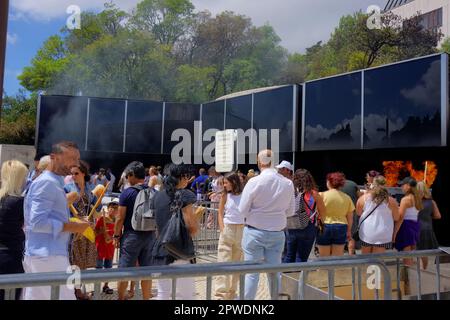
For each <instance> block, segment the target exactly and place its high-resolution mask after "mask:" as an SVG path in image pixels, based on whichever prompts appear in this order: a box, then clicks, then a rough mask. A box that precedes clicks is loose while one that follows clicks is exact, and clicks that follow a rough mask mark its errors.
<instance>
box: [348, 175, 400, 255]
mask: <svg viewBox="0 0 450 320" xmlns="http://www.w3.org/2000/svg"><path fill="white" fill-rule="evenodd" d="M385 184H386V180H385V178H384V177H383V176H378V177H376V178H375V179H374V181H373V186H372V189H370V190H369V191H368V192H367V193H366V194H364V195H363V196H361V197H360V198H359V199H358V202H357V204H356V213H357V214H358V215H360V216H361V217H360V219H359V221H360V229H359V236H360V238H361V251H362V254H370V253H382V252H384V251H386V249H390V248H391V244H392V238H393V233H394V221H397V220H399V218H400V215H399V209H398V203H397V201H396V200H395V199H394V198H392V197H390V196H389V193H388V191H387V190H386V188H385V187H384V185H385Z"/></svg>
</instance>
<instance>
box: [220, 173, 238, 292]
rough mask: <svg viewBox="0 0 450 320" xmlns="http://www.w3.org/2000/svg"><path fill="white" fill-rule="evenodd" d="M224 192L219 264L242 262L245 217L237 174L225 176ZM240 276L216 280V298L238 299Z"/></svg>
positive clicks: (221, 210)
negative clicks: (240, 208)
mask: <svg viewBox="0 0 450 320" xmlns="http://www.w3.org/2000/svg"><path fill="white" fill-rule="evenodd" d="M223 184H224V191H223V192H222V197H221V199H220V202H219V216H218V220H219V228H220V237H219V246H218V249H217V262H232V261H240V260H242V244H241V242H242V233H243V231H244V217H243V216H242V215H241V213H240V211H239V203H240V201H241V194H242V190H243V189H244V188H243V186H242V184H241V180H240V178H239V175H238V174H237V173H235V172H232V173H229V174H227V175H226V176H225V178H224V181H223ZM238 280H239V275H232V276H219V277H217V280H216V297H217V298H218V299H220V300H222V299H224V300H233V299H234V298H235V297H236V291H237V284H238Z"/></svg>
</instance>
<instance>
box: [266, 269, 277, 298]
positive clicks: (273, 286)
mask: <svg viewBox="0 0 450 320" xmlns="http://www.w3.org/2000/svg"><path fill="white" fill-rule="evenodd" d="M268 277H269V278H270V296H271V298H272V300H278V293H279V290H278V284H279V281H278V280H279V279H278V273H277V272H273V273H270V274H268Z"/></svg>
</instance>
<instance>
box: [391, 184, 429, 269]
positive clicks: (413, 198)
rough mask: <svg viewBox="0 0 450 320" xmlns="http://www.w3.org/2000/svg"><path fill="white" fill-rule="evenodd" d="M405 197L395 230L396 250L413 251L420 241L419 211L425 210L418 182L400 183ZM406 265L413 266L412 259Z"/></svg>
mask: <svg viewBox="0 0 450 320" xmlns="http://www.w3.org/2000/svg"><path fill="white" fill-rule="evenodd" d="M399 184H400V185H401V186H402V190H403V192H404V193H405V196H404V197H403V198H402V200H401V202H400V220H399V222H398V223H396V225H395V228H394V237H395V248H396V249H397V250H398V251H412V250H415V249H416V244H417V242H418V241H419V234H420V225H419V221H418V218H419V211H420V210H422V209H423V204H422V198H421V196H420V195H419V192H418V191H417V188H416V186H417V181H416V180H414V179H413V178H411V177H407V178H405V179H403V180H402V181H400V182H399ZM403 261H404V264H405V265H408V266H410V265H412V264H413V261H412V259H404V260H403Z"/></svg>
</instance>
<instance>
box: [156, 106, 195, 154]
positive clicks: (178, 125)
mask: <svg viewBox="0 0 450 320" xmlns="http://www.w3.org/2000/svg"><path fill="white" fill-rule="evenodd" d="M199 120H200V105H198V104H176V103H166V111H165V116H164V153H165V154H170V153H171V152H172V148H173V147H174V146H175V145H177V144H178V143H179V142H180V141H178V140H177V141H171V138H172V133H173V132H174V131H175V130H177V129H185V130H187V131H186V133H189V135H190V138H191V146H192V150H191V152H194V121H199ZM192 154H193V153H192Z"/></svg>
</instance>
